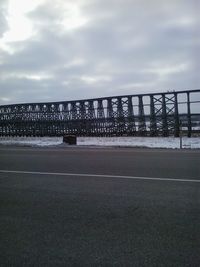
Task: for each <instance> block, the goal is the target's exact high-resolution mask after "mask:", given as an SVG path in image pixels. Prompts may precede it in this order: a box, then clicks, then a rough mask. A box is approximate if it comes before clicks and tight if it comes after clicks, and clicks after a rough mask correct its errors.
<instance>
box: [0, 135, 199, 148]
mask: <svg viewBox="0 0 200 267" xmlns="http://www.w3.org/2000/svg"><path fill="white" fill-rule="evenodd" d="M62 139H63V138H62V137H0V144H2V145H21V146H39V147H45V146H59V145H61V144H62ZM182 140H183V148H195V149H196V148H200V137H191V138H187V137H183V139H182ZM77 145H78V146H115V147H116V146H123V147H147V148H172V149H175V148H180V139H179V138H174V137H165V138H164V137H78V138H77Z"/></svg>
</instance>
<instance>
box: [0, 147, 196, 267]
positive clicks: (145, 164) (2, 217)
mask: <svg viewBox="0 0 200 267" xmlns="http://www.w3.org/2000/svg"><path fill="white" fill-rule="evenodd" d="M199 225H200V151H191V150H182V151H178V150H150V149H133V148H131V149H128V148H127V149H125V148H124V149H123V148H78V147H71V148H70V147H66V148H25V147H24V148H19V147H4V146H1V147H0V266H20V267H21V266H170V267H171V266H192V267H193V266H198V267H199V266H200V226H199Z"/></svg>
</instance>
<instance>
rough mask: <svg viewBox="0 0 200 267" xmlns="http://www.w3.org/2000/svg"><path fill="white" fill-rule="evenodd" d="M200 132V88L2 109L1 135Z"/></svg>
mask: <svg viewBox="0 0 200 267" xmlns="http://www.w3.org/2000/svg"><path fill="white" fill-rule="evenodd" d="M180 131H183V133H184V134H186V135H187V136H188V137H190V136H192V135H196V134H200V90H187V91H178V92H175V91H170V92H166V93H154V94H138V95H124V96H113V97H104V98H96V99H86V100H76V101H61V102H49V103H25V104H14V105H4V106H0V136H63V135H65V134H70V135H71V134H73V135H77V136H123V135H127V136H170V135H173V136H179V135H180Z"/></svg>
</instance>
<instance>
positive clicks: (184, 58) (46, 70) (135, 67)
mask: <svg viewBox="0 0 200 267" xmlns="http://www.w3.org/2000/svg"><path fill="white" fill-rule="evenodd" d="M33 2H34V4H33V5H32V6H31V7H28V6H27V8H25V7H24V9H23V10H20V11H17V6H16V7H15V8H16V12H14V13H15V18H17V16H19V17H20V16H21V21H23V20H24V21H28V23H29V26H30V31H29V32H28V33H27V35H26V38H19V35H18V34H15V35H14V34H13V36H12V30H13V31H17V30H18V28H17V27H19V25H16V26H15V28H12V25H11V24H9V22H10V21H11V17H9V16H10V15H9V14H10V13H9V12H10V10H9V8H7V9H6V7H8V3H6V0H5V1H4V4H3V5H2V4H1V5H0V8H1V11H0V14H4V17H3V20H2V23H1V24H0V25H1V26H0V36H1V38H0V49H1V50H0V88H1V89H0V91H1V99H0V104H4V103H15V102H18V103H19V102H27V101H28V102H30V100H31V101H35V102H37V101H56V100H63V99H65V100H70V99H76V98H78V99H80V98H87V97H101V96H109V95H117V94H121V95H123V94H134V93H136V94H138V93H145V92H154V91H166V90H168V89H169V88H170V89H174V90H181V89H188V88H189V89H190V88H191V89H194V88H198V87H199V82H200V78H199V74H198V69H199V60H198V57H199V45H200V38H199V28H200V27H199V26H200V25H199V24H200V22H199V18H198V14H197V10H198V9H197V8H198V6H197V5H198V2H197V1H195V0H192V1H187V0H174V1H167V2H166V1H158V0H152V1H147V0H123V1H122V0H117V1H116V0H109V1H106V0H101V1H100V0H81V1H80V0H74V1H70V0H69V1H64V0H55V1H53V2H51V3H50V1H49V0H43V1H38V0H37V1H36V0H35V1H33ZM17 14H18V15H17ZM19 21H20V20H19ZM2 25H3V26H2ZM8 27H11V28H8ZM6 32H7V34H8V33H10V34H11V37H13V38H11V39H10V40H9V41H8V40H6V39H5V36H6ZM7 36H8V35H7Z"/></svg>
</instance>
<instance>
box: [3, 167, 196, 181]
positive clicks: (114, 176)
mask: <svg viewBox="0 0 200 267" xmlns="http://www.w3.org/2000/svg"><path fill="white" fill-rule="evenodd" d="M0 173H14V174H33V175H54V176H79V177H96V178H118V179H133V180H153V181H171V182H187V183H200V180H197V179H174V178H158V177H137V176H124V175H107V174H87V173H62V172H34V171H14V170H13V171H9V170H0Z"/></svg>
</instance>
